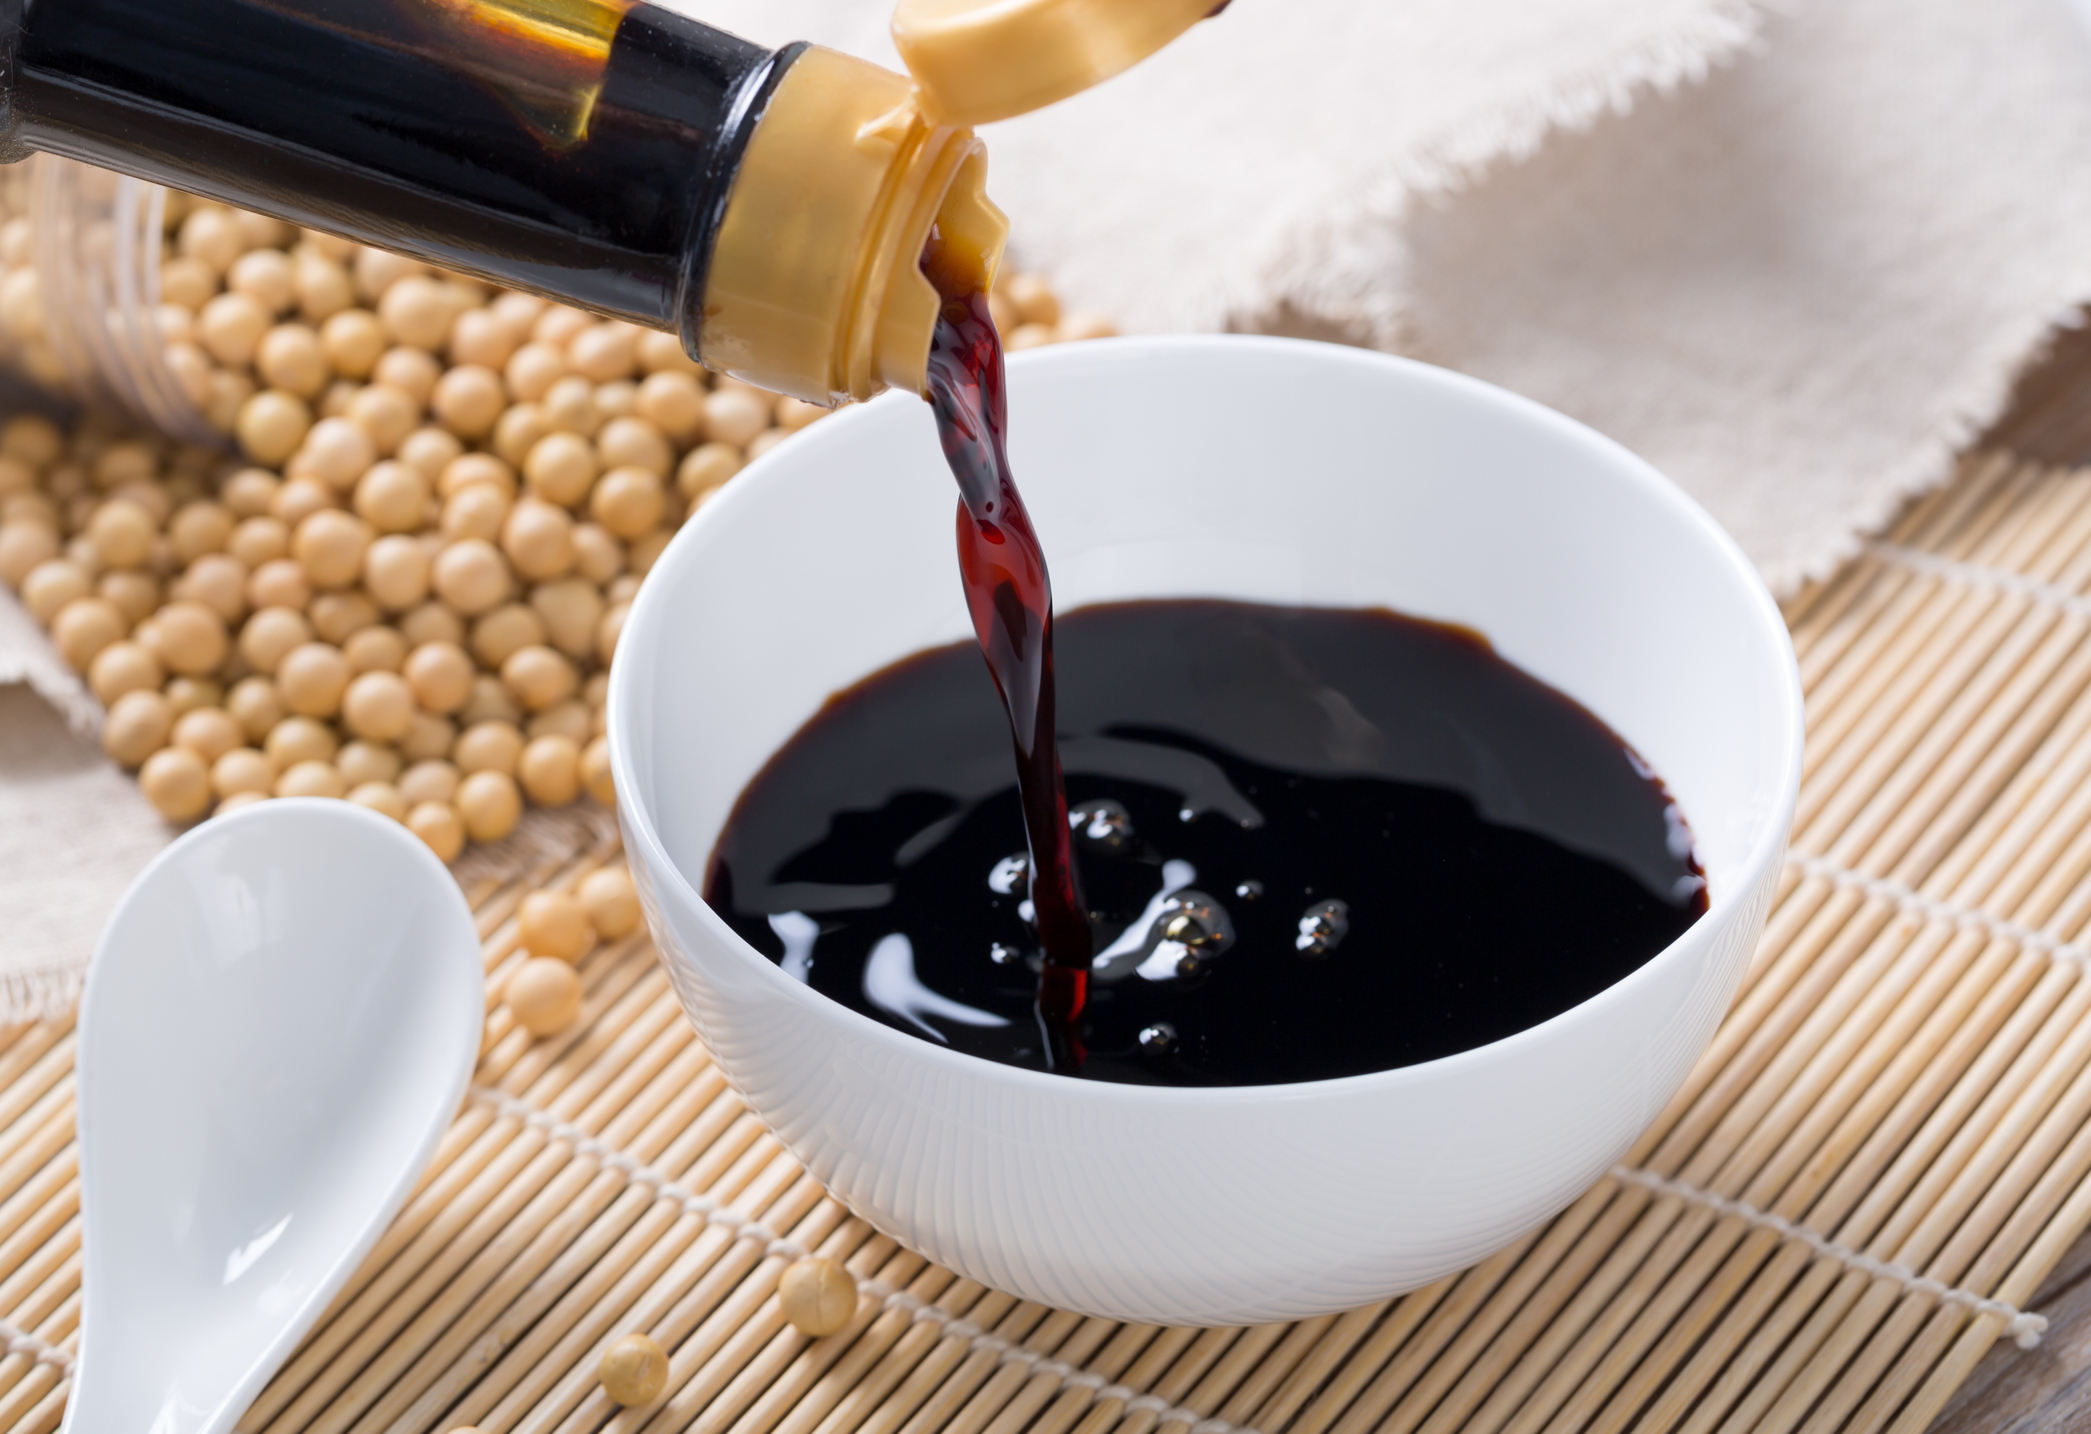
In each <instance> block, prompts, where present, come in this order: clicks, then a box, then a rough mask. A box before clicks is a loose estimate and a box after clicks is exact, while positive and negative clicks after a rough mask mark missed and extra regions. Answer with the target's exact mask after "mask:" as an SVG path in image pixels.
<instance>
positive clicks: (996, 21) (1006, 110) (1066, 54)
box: [893, 0, 1220, 125]
mask: <svg viewBox="0 0 2091 1434" xmlns="http://www.w3.org/2000/svg"><path fill="white" fill-rule="evenodd" d="M1219 8H1220V5H1219V4H1218V3H1216V0H900V3H899V4H898V5H897V6H895V7H894V11H893V43H894V44H895V45H896V46H898V47H899V49H900V57H901V59H902V60H903V61H904V62H906V64H907V67H908V73H909V75H910V76H912V77H913V79H914V81H915V87H916V90H917V91H918V93H919V95H920V103H921V105H922V110H923V113H924V114H925V115H927V116H929V117H930V118H931V119H933V120H934V121H936V122H938V123H941V124H959V125H976V124H986V123H988V122H989V121H990V120H999V119H1008V118H1009V117H1010V116H1011V115H1020V114H1028V113H1029V112H1030V111H1032V110H1035V109H1040V108H1042V107H1044V106H1046V105H1049V104H1052V103H1053V102H1054V101H1055V100H1064V99H1066V98H1067V97H1068V96H1069V95H1072V94H1076V93H1078V92H1080V91H1082V90H1086V89H1088V88H1089V87H1090V86H1091V85H1094V84H1097V83H1100V82H1101V81H1104V80H1108V79H1109V78H1111V76H1113V75H1115V74H1117V73H1118V72H1119V71H1121V70H1126V69H1130V68H1131V67H1132V66H1134V65H1136V64H1138V63H1139V62H1140V61H1142V60H1144V59H1146V58H1147V57H1148V56H1149V55H1151V54H1153V53H1154V52H1155V51H1156V50H1159V49H1161V48H1162V46H1164V45H1166V44H1168V43H1169V42H1170V41H1171V40H1173V39H1175V38H1176V37H1177V36H1178V35H1181V34H1182V33H1183V32H1184V31H1186V30H1188V29H1190V28H1191V26H1193V25H1195V24H1197V23H1198V22H1199V21H1200V20H1202V19H1204V18H1205V17H1206V16H1207V15H1210V14H1212V13H1213V12H1214V11H1216V10H1218V9H1219Z"/></svg>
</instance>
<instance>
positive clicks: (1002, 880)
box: [987, 852, 1031, 920]
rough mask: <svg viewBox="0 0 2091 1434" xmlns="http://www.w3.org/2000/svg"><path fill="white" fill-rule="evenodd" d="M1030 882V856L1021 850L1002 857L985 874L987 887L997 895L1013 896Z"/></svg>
mask: <svg viewBox="0 0 2091 1434" xmlns="http://www.w3.org/2000/svg"><path fill="white" fill-rule="evenodd" d="M1030 884H1031V858H1030V857H1029V856H1028V855H1026V854H1025V853H1023V852H1018V853H1017V854H1016V855H1014V856H1005V857H1003V858H1002V859H1001V860H1000V861H998V862H996V863H995V866H994V870H992V871H990V872H989V873H988V874H987V889H988V890H989V891H992V892H994V893H995V895H997V896H1013V895H1015V894H1016V893H1017V892H1019V891H1022V890H1024V889H1025V888H1027V887H1029V886H1030ZM1026 919H1027V920H1028V919H1029V918H1028V917H1027V918H1026Z"/></svg>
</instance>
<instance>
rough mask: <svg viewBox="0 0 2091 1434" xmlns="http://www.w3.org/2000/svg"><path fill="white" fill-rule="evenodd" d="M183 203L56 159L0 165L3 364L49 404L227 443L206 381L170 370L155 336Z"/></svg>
mask: <svg viewBox="0 0 2091 1434" xmlns="http://www.w3.org/2000/svg"><path fill="white" fill-rule="evenodd" d="M190 203H191V201H189V200H188V198H187V196H184V195H176V194H172V193H170V192H169V191H168V190H166V189H163V188H162V187H160V186H159V185H156V184H147V183H145V182H143V181H141V180H137V179H131V178H128V177H126V176H123V175H118V174H113V173H111V172H109V171H108V170H104V169H96V168H94V167H93V166H91V165H86V164H81V163H78V162H76V161H74V160H69V159H62V158H60V157H58V156H57V155H51V154H37V155H32V156H31V157H30V158H28V159H26V160H22V161H20V162H19V163H15V164H9V165H0V366H4V367H5V368H6V369H8V370H9V371H10V372H11V373H13V374H14V375H15V376H16V377H18V378H21V379H24V380H26V381H27V382H28V383H30V384H31V385H33V386H34V387H35V388H36V389H37V390H39V391H40V392H41V393H43V394H45V395H48V396H49V397H51V398H53V399H57V400H60V401H63V402H67V403H71V404H75V405H79V406H82V407H86V408H92V409H99V410H105V411H109V412H115V413H122V414H126V415H128V416H130V417H133V418H136V419H139V420H142V421H144V422H146V423H149V424H151V425H153V426H154V427H156V428H158V429H159V430H160V431H161V432H163V433H166V434H167V435H168V436H170V437H173V438H177V439H182V440H186V441H189V442H201V443H224V442H226V441H228V440H227V434H228V432H229V429H230V416H231V415H230V414H229V413H228V414H226V415H225V418H226V422H225V423H224V424H223V425H222V426H221V425H214V424H213V423H212V422H211V421H210V419H209V417H208V416H207V414H208V413H209V411H210V409H211V407H212V405H211V398H212V394H211V392H210V388H211V383H212V375H211V374H210V373H208V372H203V371H195V369H194V366H193V365H192V366H191V369H192V371H191V372H189V373H187V374H186V375H184V374H182V373H179V372H178V371H177V365H173V364H170V362H169V345H168V342H167V336H166V334H165V333H164V332H163V322H164V321H165V317H166V316H164V315H163V313H162V310H161V295H160V270H161V265H162V263H163V262H164V260H165V259H166V258H167V257H168V255H169V253H170V249H171V244H172V239H173V234H172V230H173V226H175V225H176V224H177V223H178V222H179V220H180V217H181V216H182V214H184V213H185V212H186V211H187V209H188V207H189V205H190ZM185 378H186V380H187V381H186V383H185V382H184V379H185ZM223 406H224V405H222V404H221V405H219V407H223ZM234 411H236V405H235V409H234Z"/></svg>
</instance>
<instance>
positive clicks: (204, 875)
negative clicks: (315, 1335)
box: [65, 799, 485, 1434]
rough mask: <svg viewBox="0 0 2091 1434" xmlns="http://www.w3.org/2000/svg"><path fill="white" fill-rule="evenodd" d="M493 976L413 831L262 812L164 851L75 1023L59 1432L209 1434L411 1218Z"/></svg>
mask: <svg viewBox="0 0 2091 1434" xmlns="http://www.w3.org/2000/svg"><path fill="white" fill-rule="evenodd" d="M484 1015H485V982H484V977H483V974H482V969H481V964H480V951H479V940H478V937H477V935H476V933H475V931H474V929H473V923H472V914H471V911H470V910H469V909H468V908H467V907H466V905H465V900H464V896H463V894H462V893H460V892H459V890H458V888H457V883H456V882H455V881H453V880H452V879H451V876H450V873H449V872H448V871H446V870H445V869H444V867H443V864H442V863H441V862H439V861H437V860H436V858H435V856H434V855H433V854H432V853H431V852H430V851H429V850H428V848H427V847H425V846H423V845H422V844H421V842H420V841H419V840H417V839H416V838H415V837H414V836H413V835H412V834H411V833H409V832H408V831H407V830H406V829H405V828H404V827H402V826H399V825H398V824H396V823H394V822H391V821H388V820H387V819H386V818H384V817H381V816H378V815H377V814H375V813H373V812H369V811H366V810H364V809H363V808H361V807H358V806H354V805H352V804H350V803H348V802H330V801H319V800H309V799H308V800H289V801H275V802H265V803H261V804H259V805H257V806H253V807H249V808H246V809H244V810H241V811H238V812H231V813H228V814H226V815H225V816H222V817H218V818H215V819H213V820H211V821H209V822H206V823H205V824H204V825H202V826H200V827H198V828H196V829H195V830H194V831H192V832H190V833H188V834H187V835H186V836H184V837H182V838H181V839H180V840H178V841H176V842H175V843H174V844H173V845H172V846H170V847H169V848H168V849H167V850H166V851H164V852H162V853H161V854H160V855H159V857H158V858H157V859H155V860H154V862H153V863H152V865H150V866H148V867H147V868H146V869H145V871H144V872H143V873H142V874H140V876H139V877H138V879H137V881H135V882H133V883H132V885H131V889H130V890H129V891H128V892H126V893H125V895H124V898H123V900H122V902H121V903H119V904H118V906H117V908H116V914H115V915H114V916H113V917H111V918H110V920H109V925H108V927H107V929H106V930H104V931H103V933H102V939H101V944H100V946H98V947H97V948H96V951H95V956H94V964H93V966H92V967H91V968H90V969H89V972H88V977H87V991H86V995H85V997H84V998H83V1000H82V1002H81V1007H80V1048H79V1116H80V1167H81V1180H82V1192H81V1194H82V1203H83V1209H84V1214H85V1221H86V1226H85V1231H84V1242H85V1243H84V1253H85V1256H86V1261H87V1265H86V1271H85V1274H86V1280H85V1284H86V1304H85V1307H84V1309H83V1310H82V1312H81V1316H82V1327H81V1336H82V1346H81V1350H80V1360H79V1364H78V1366H77V1367H76V1370H75V1373H74V1383H73V1389H72V1395H71V1399H70V1401H69V1403H68V1405H67V1408H66V1411H65V1429H66V1430H67V1431H70V1434H220V1431H223V1430H226V1429H229V1428H231V1427H232V1423H233V1421H234V1420H235V1419H237V1418H238V1417H239V1416H240V1414H241V1413H242V1412H243V1411H244V1410H245V1409H246V1407H247V1406H248V1404H250V1403H251V1402H252V1401H253V1399H254V1396H255V1395H256V1394H258V1393H259V1392H260V1391H261V1387H262V1385H263V1384H264V1383H266V1382H267V1380H268V1379H269V1377H270V1376H271V1375H273V1374H274V1373H275V1372H276V1370H277V1369H278V1368H279V1367H281V1365H282V1363H283V1361H284V1360H285V1359H286V1358H287V1357H288V1356H289V1354H290V1352H291V1350H292V1349H293V1348H294V1347H295V1346H296V1345H297V1342H298V1341H299V1339H301V1338H302V1337H303V1336H304V1334H305V1332H306V1331H307V1330H309V1329H311V1327H312V1324H313V1322H314V1321H315V1320H316V1319H318V1318H319V1316H320V1314H321V1312H322V1311H323V1310H324V1309H325V1308H326V1306H327V1302H328V1301H329V1300H330V1299H332V1298H333V1296H334V1294H335V1292H336V1291H338V1290H339V1289H340V1288H341V1286H342V1284H343V1282H344V1281H346V1280H347V1279H348V1277H349V1275H350V1274H351V1273H352V1272H353V1271H354V1270H355V1268H356V1266H357V1264H358V1262H359V1261H361V1259H362V1258H363V1256H364V1255H365V1254H366V1253H367V1252H368V1251H369V1249H370V1247H371V1245H372V1244H373V1243H374V1242H375V1241H376V1240H377V1238H378V1235H379V1234H380V1233H381V1232H382V1231H383V1230H384V1228H385V1225H386V1223H387V1222H388V1221H389V1220H390V1219H391V1218H392V1216H393V1215H394V1214H395V1213H397V1212H398V1210H399V1207H400V1205H401V1204H402V1203H403V1202H404V1201H405V1199H406V1197H407V1193H408V1191H409V1190H410V1189H411V1188H412V1187H413V1184H414V1182H415V1180H416V1179H417V1178H418V1177H419V1175H420V1174H421V1171H422V1168H423V1167H424V1166H425V1165H426V1164H427V1162H428V1159H429V1157H430V1156H431V1155H432V1154H433V1153H434V1151H435V1147H436V1142H437V1141H438V1140H439V1139H441V1137H442V1134H443V1131H444V1130H445V1128H446V1127H447V1126H448V1125H449V1123H450V1120H451V1118H452V1116H454V1115H455V1114H456V1112H457V1108H458V1102H459V1101H460V1100H461V1099H462V1098H463V1096H464V1090H465V1082H466V1080H467V1078H468V1077H469V1076H470V1073H471V1069H472V1064H473V1062H474V1060H475V1059H476V1057H477V1055H478V1052H479V1039H480V1030H481V1024H482V1020H483V1018H484Z"/></svg>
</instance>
